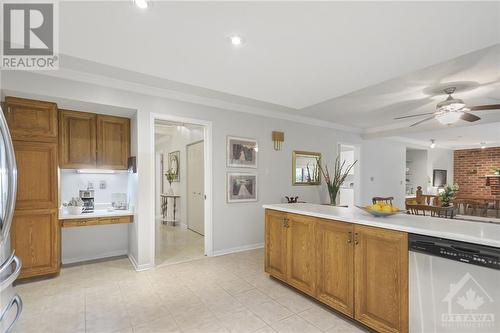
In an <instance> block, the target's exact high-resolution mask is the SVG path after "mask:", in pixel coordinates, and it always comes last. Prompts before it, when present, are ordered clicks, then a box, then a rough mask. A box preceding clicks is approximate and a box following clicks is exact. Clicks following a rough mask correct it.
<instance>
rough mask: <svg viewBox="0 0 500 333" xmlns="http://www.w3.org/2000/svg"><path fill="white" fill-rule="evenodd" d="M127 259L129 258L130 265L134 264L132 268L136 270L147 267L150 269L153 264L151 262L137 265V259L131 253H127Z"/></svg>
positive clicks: (144, 269)
mask: <svg viewBox="0 0 500 333" xmlns="http://www.w3.org/2000/svg"><path fill="white" fill-rule="evenodd" d="M128 259H129V260H130V262H131V263H132V265H133V266H134V269H135V270H136V271H137V272H141V271H147V270H148V269H151V268H153V265H151V264H143V265H139V264H138V263H137V260H136V259H135V258H134V256H133V255H132V254H129V255H128Z"/></svg>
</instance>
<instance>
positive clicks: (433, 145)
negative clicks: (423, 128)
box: [430, 139, 436, 149]
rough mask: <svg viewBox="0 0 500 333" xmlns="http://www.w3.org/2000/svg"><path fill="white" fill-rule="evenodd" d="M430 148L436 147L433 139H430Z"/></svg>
mask: <svg viewBox="0 0 500 333" xmlns="http://www.w3.org/2000/svg"><path fill="white" fill-rule="evenodd" d="M430 147H431V149H434V148H436V142H435V140H434V139H431V145H430Z"/></svg>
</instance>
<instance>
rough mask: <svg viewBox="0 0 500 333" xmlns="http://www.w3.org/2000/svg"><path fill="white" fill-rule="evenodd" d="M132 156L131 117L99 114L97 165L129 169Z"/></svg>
mask: <svg viewBox="0 0 500 333" xmlns="http://www.w3.org/2000/svg"><path fill="white" fill-rule="evenodd" d="M129 156H130V119H128V118H122V117H113V116H104V115H97V166H98V167H100V168H105V169H127V168H128V157H129Z"/></svg>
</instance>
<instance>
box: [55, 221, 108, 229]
mask: <svg viewBox="0 0 500 333" xmlns="http://www.w3.org/2000/svg"><path fill="white" fill-rule="evenodd" d="M97 224H99V220H98V219H70V220H62V221H61V227H63V228H71V227H85V226H87V225H97Z"/></svg>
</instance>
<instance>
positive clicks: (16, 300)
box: [0, 295, 23, 333]
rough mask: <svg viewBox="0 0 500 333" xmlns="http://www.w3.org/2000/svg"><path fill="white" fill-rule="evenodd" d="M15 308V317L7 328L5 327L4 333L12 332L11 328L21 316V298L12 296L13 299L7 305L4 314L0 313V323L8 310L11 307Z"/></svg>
mask: <svg viewBox="0 0 500 333" xmlns="http://www.w3.org/2000/svg"><path fill="white" fill-rule="evenodd" d="M14 305H15V306H16V308H17V309H16V317H15V318H14V320H13V321H12V323H10V325H9V327H7V330H5V333H9V332H11V331H12V328H14V324H15V323H16V322H17V321H18V320H19V317H20V316H21V312H22V311H23V301H22V300H21V297H19V295H16V296H14V298H13V299H12V300H11V301H10V303H9V305H8V306H7V307H6V308H5V311H4V313H2V316H1V317H0V322H2V321H3V319H4V317H5V316H6V315H7V313H8V312H9V310H10V309H11V308H12V307H13V306H14Z"/></svg>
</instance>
